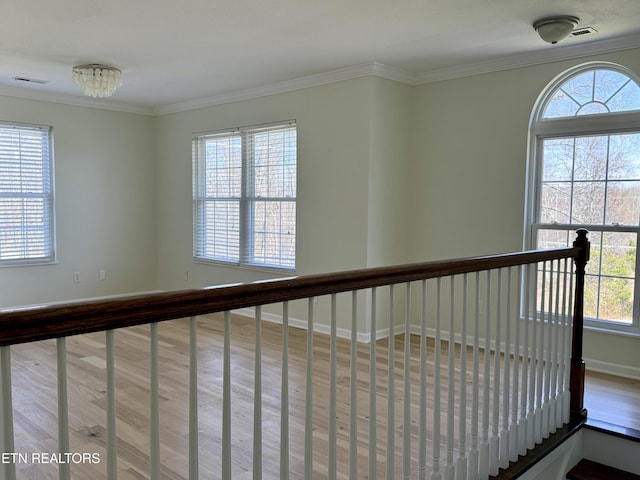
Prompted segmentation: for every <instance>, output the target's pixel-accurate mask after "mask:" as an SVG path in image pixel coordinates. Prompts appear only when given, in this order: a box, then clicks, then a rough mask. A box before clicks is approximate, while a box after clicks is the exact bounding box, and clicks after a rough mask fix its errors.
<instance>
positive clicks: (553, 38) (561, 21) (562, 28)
mask: <svg viewBox="0 0 640 480" xmlns="http://www.w3.org/2000/svg"><path fill="white" fill-rule="evenodd" d="M579 21H580V19H579V18H578V17H572V16H570V15H560V16H557V17H547V18H542V19H540V20H537V21H536V22H535V23H534V24H533V28H534V29H535V31H536V32H538V35H540V38H542V40H544V41H545V42H549V43H552V44H554V45H555V44H556V43H558V42H560V41H561V40H564V39H565V38H567V37H568V36H569V34H570V33H571V31H572V30H573V29H574V28H576V27H577V26H578V22H579Z"/></svg>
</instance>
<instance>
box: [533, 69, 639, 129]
mask: <svg viewBox="0 0 640 480" xmlns="http://www.w3.org/2000/svg"><path fill="white" fill-rule="evenodd" d="M559 82H560V83H559V84H556V85H557V86H556V87H555V88H553V89H552V90H551V91H549V92H548V93H547V95H546V102H545V103H544V104H543V108H542V109H541V111H540V115H539V116H538V118H539V119H541V120H543V119H550V118H566V117H576V116H580V115H597V114H603V113H614V112H628V111H634V110H640V85H638V82H637V81H636V80H634V79H633V78H632V77H631V76H630V75H629V74H628V73H627V72H626V71H625V70H624V69H622V68H621V67H617V66H614V65H605V64H602V65H596V66H594V65H590V66H583V67H582V68H580V69H579V70H577V71H574V72H573V73H571V74H569V75H568V76H566V77H564V78H561V79H560V80H559Z"/></svg>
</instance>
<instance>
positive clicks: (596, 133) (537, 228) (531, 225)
mask: <svg viewBox="0 0 640 480" xmlns="http://www.w3.org/2000/svg"><path fill="white" fill-rule="evenodd" d="M529 138H530V146H531V148H530V152H529V155H530V156H529V180H528V182H529V183H528V186H529V189H528V192H529V194H528V198H527V224H526V225H527V231H526V238H527V242H528V247H529V248H554V247H560V246H567V245H570V244H571V242H572V241H573V240H574V238H575V231H576V229H578V228H586V229H588V230H589V231H590V232H591V233H590V235H589V238H590V240H591V259H590V261H589V263H588V265H587V278H586V285H585V318H587V319H588V320H587V321H588V323H591V324H592V325H596V326H600V327H605V328H612V329H621V330H628V331H636V332H640V328H638V327H639V323H638V317H639V315H640V281H639V280H638V279H637V276H636V272H637V271H640V270H639V263H638V262H639V261H640V255H639V253H638V245H639V244H640V242H639V238H638V237H639V234H640V85H639V82H638V80H637V78H636V77H635V75H634V74H633V73H632V72H630V71H628V70H627V69H625V68H623V67H620V66H618V65H613V64H608V63H590V64H586V65H581V66H579V67H576V68H574V69H571V70H569V71H567V72H565V73H563V74H562V75H560V76H559V77H558V78H556V79H555V80H554V81H553V82H551V83H550V84H549V86H548V87H547V88H546V89H545V91H543V92H542V94H541V95H540V97H539V99H538V102H537V103H536V106H535V108H534V110H533V114H532V117H531V124H530V130H529Z"/></svg>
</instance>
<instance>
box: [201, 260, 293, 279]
mask: <svg viewBox="0 0 640 480" xmlns="http://www.w3.org/2000/svg"><path fill="white" fill-rule="evenodd" d="M193 263H197V264H200V265H209V266H214V267H226V268H233V269H240V270H250V271H254V272H267V273H279V274H281V275H283V276H289V275H295V273H296V270H295V269H294V268H280V267H268V266H263V265H250V264H240V263H233V262H223V261H221V260H206V259H204V258H194V259H193Z"/></svg>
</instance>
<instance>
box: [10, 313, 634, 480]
mask: <svg viewBox="0 0 640 480" xmlns="http://www.w3.org/2000/svg"><path fill="white" fill-rule="evenodd" d="M262 336H263V344H262V357H263V376H262V386H263V414H262V415H263V478H265V479H275V478H279V472H278V468H279V445H280V427H279V425H280V381H281V380H280V379H281V328H280V326H278V325H273V324H267V323H265V324H263V332H262ZM306 338H307V337H306V332H305V331H302V330H298V329H293V328H292V329H290V339H289V352H290V372H289V380H290V387H289V388H290V445H291V455H290V458H291V460H290V464H291V478H302V476H303V459H304V412H305V406H306V405H305V388H306V361H305V355H306ZM159 339H160V354H159V355H160V360H159V361H160V366H159V370H160V438H161V442H162V443H161V452H160V454H161V462H162V466H161V474H162V478H166V479H183V478H186V477H187V473H186V472H188V451H187V446H188V409H187V408H188V378H189V376H188V370H187V369H188V363H189V362H188V359H189V350H188V339H189V335H188V321H187V320H178V321H173V322H164V323H162V324H161V325H160V327H159ZM403 342H404V340H403V337H402V336H398V337H396V342H395V348H396V357H395V358H396V365H397V366H398V370H397V373H396V383H395V389H394V391H395V396H396V401H397V402H398V407H397V409H396V415H395V419H396V425H395V435H394V438H395V443H396V446H397V447H400V446H401V445H402V434H403V432H402V405H401V401H402V398H403V390H402V388H403V387H402V380H403V379H402V377H403V372H402V367H401V366H402V364H403V359H402V354H403ZM377 345H378V369H379V372H378V389H377V402H376V404H377V417H378V421H377V422H376V429H377V435H378V443H377V469H378V475H379V477H380V478H382V477H383V476H384V474H385V457H386V450H387V449H386V445H387V441H386V437H387V423H388V422H387V421H386V420H385V418H386V417H387V397H388V391H389V389H388V388H387V380H386V379H387V342H386V341H385V340H382V341H379V342H378V343H377ZM411 345H412V365H411V370H412V373H411V375H412V378H413V377H417V376H418V372H419V366H418V359H419V342H418V338H417V337H416V338H413V337H412V339H411ZM254 350H255V349H254V321H253V320H251V319H248V318H245V317H240V316H235V315H234V316H233V325H232V366H231V371H232V378H233V381H232V384H233V387H232V408H233V416H232V419H231V425H232V432H233V433H232V435H233V436H232V454H233V459H234V464H233V478H234V479H244V478H251V476H252V461H251V455H252V453H251V452H252V441H253V440H252V437H253V433H252V432H253V415H252V411H253V390H254V385H253V370H254ZM429 350H430V356H431V357H432V355H433V348H430V349H429ZM55 351H56V349H55V342H53V341H46V342H37V343H33V344H28V345H18V346H14V347H12V367H13V370H12V371H13V378H12V381H13V403H14V420H15V450H16V453H18V454H24V455H28V456H29V460H31V457H32V455H33V454H38V453H43V454H44V453H50V452H55V451H56V450H57V441H56V438H55V437H56V432H57V423H56V414H55V412H56V384H55V375H56V369H55V365H56V357H55ZM222 351H223V344H222V321H221V317H220V316H208V317H203V318H202V319H201V320H200V321H199V331H198V371H199V392H198V403H199V420H200V443H199V458H200V475H201V478H220V475H221V474H220V470H221V467H220V452H221V436H222V434H221V432H222V421H221V413H220V412H221V411H222V404H221V399H222V366H223V363H222V362H223V359H222ZM328 352H329V339H328V337H327V336H325V335H320V334H315V335H314V386H313V388H314V398H313V408H314V414H313V415H314V432H313V442H314V457H313V464H314V469H313V470H314V478H318V479H320V478H326V477H327V474H326V472H327V467H326V463H327V452H328V445H327V430H328V418H327V417H328V388H329V387H328V373H327V372H328V370H329V369H328ZM446 353H447V351H446V348H443V351H442V355H446ZM338 357H339V358H338V362H339V364H341V365H343V366H341V367H339V368H338V375H337V378H338V382H337V383H338V386H337V395H338V399H339V402H338V403H339V407H338V412H337V429H338V432H337V438H338V449H337V452H338V461H339V465H338V478H347V476H348V446H349V443H348V442H349V415H348V413H349V412H348V404H349V385H350V381H351V379H350V371H349V368H348V364H349V344H348V342H346V341H344V340H339V341H338ZM67 358H68V366H67V368H68V378H69V387H68V388H69V415H70V420H69V423H70V450H71V452H74V453H79V454H83V453H84V454H97V456H98V457H99V460H100V461H99V462H98V463H91V462H81V463H78V464H73V465H72V467H71V471H72V477H73V478H76V479H91V480H100V479H103V478H106V450H105V442H106V436H105V424H106V421H105V417H106V414H105V411H106V394H105V392H106V386H105V371H106V369H105V366H106V364H105V341H104V334H103V333H101V334H91V335H82V336H76V337H69V338H68V339H67ZM458 374H459V372H458ZM470 374H471V368H470V367H469V368H468V369H467V384H469V383H470V381H471V376H470ZM443 380H444V381H445V382H446V377H444V378H443ZM368 384H369V345H365V344H361V345H359V346H358V388H359V392H358V443H359V447H358V448H359V460H358V471H359V472H360V473H359V476H360V478H366V473H363V472H366V471H367V470H368V434H369V420H368V416H369V405H368V403H369V402H368V400H369V394H368ZM116 385H117V407H116V409H117V431H118V444H117V445H118V478H119V479H120V480H129V479H131V480H139V479H144V478H148V471H149V458H148V452H149V413H148V412H149V403H150V400H149V342H148V327H146V326H145V327H134V328H128V329H124V330H119V331H117V332H116ZM586 390H587V407H588V408H589V413H590V415H592V416H604V415H608V416H607V417H606V418H608V419H610V420H609V421H612V422H613V421H615V422H625V423H629V422H635V423H632V424H633V425H635V424H637V428H638V430H640V399H639V395H638V383H637V382H633V381H628V380H626V379H617V378H611V377H607V376H604V375H600V374H589V375H588V378H587V386H586ZM432 391H433V389H432V388H431V387H429V392H432ZM446 394H447V390H446V387H445V388H443V391H442V395H443V417H444V415H446V411H447V405H446ZM429 395H430V396H431V393H429ZM411 400H412V401H411V404H412V422H411V442H412V447H411V448H412V472H415V471H416V469H417V457H418V453H417V435H418V420H417V419H418V412H417V410H418V409H417V405H418V388H417V386H414V387H412V391H411ZM612 402H614V403H612ZM612 405H615V408H612ZM469 409H470V407H467V411H468V417H469V416H470V410H469ZM430 415H431V413H430V411H429V417H430ZM445 418H446V417H445ZM603 420H604V418H603ZM429 429H431V419H429ZM430 442H431V439H429V444H430ZM446 454H447V451H446V448H443V450H442V457H443V459H444V458H445V457H446ZM94 458H95V457H94ZM401 465H402V459H401V457H400V455H399V454H397V455H396V456H395V471H396V477H397V478H399V476H400V472H401ZM17 471H18V478H19V479H29V480H38V479H55V478H57V465H56V464H52V463H45V462H33V461H27V462H18V464H17ZM412 476H416V475H412Z"/></svg>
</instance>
